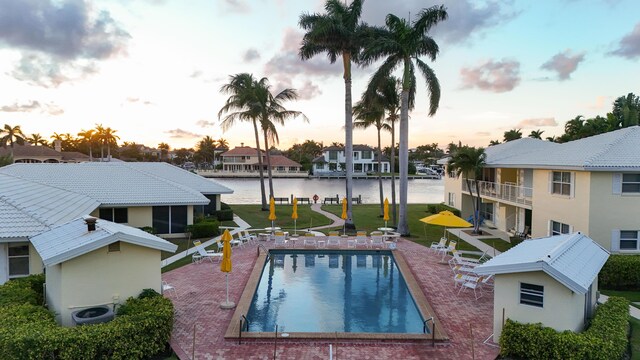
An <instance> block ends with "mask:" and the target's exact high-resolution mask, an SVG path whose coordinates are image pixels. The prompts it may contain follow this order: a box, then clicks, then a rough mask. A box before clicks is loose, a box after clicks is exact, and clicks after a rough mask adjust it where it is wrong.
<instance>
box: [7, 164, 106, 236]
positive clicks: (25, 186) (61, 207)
mask: <svg viewBox="0 0 640 360" xmlns="http://www.w3.org/2000/svg"><path fill="white" fill-rule="evenodd" d="M98 206H100V203H99V202H97V201H96V200H94V199H92V198H90V197H88V196H86V195H82V194H78V193H76V192H73V191H69V190H64V189H60V188H57V187H54V186H50V185H45V184H42V183H39V182H35V181H30V180H25V179H22V178H18V177H15V176H11V175H7V174H2V173H0V241H2V239H5V240H7V239H13V240H15V239H19V238H26V237H29V236H32V235H35V234H39V233H41V232H42V231H45V230H47V229H49V228H50V227H51V226H53V225H56V224H61V223H63V222H67V221H69V220H71V219H74V218H77V217H78V216H81V215H83V214H88V213H90V212H92V211H93V210H94V209H96V208H97V207H98Z"/></svg>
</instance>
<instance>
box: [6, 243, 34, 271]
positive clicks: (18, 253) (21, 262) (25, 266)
mask: <svg viewBox="0 0 640 360" xmlns="http://www.w3.org/2000/svg"><path fill="white" fill-rule="evenodd" d="M8 257H9V278H14V277H21V276H27V275H29V244H9V256H8Z"/></svg>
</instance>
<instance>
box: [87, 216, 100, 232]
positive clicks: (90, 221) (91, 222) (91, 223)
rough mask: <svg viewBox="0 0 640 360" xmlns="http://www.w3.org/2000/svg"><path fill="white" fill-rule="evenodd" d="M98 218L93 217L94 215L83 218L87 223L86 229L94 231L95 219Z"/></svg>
mask: <svg viewBox="0 0 640 360" xmlns="http://www.w3.org/2000/svg"><path fill="white" fill-rule="evenodd" d="M97 220H98V219H96V218H94V217H86V218H85V219H84V222H85V223H86V224H87V231H89V232H91V231H95V230H96V221H97Z"/></svg>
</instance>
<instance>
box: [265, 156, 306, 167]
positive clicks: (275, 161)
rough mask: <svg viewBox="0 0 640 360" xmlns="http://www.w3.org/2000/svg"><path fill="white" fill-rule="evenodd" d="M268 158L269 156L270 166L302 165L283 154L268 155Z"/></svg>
mask: <svg viewBox="0 0 640 360" xmlns="http://www.w3.org/2000/svg"><path fill="white" fill-rule="evenodd" d="M269 158H271V166H272V167H273V166H297V167H300V166H302V165H300V163H298V162H296V161H293V160H291V159H289V158H288V157H286V156H284V155H271V156H269Z"/></svg>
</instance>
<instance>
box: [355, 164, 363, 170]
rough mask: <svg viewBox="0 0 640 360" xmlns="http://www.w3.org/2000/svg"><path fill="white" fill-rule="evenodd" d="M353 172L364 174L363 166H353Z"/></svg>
mask: <svg viewBox="0 0 640 360" xmlns="http://www.w3.org/2000/svg"><path fill="white" fill-rule="evenodd" d="M353 172H362V164H353Z"/></svg>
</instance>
